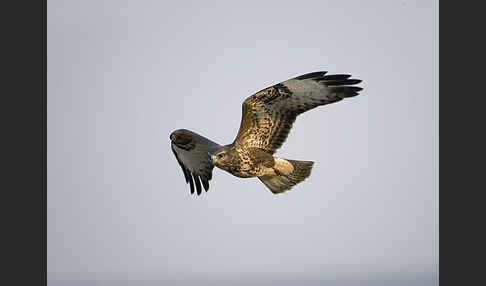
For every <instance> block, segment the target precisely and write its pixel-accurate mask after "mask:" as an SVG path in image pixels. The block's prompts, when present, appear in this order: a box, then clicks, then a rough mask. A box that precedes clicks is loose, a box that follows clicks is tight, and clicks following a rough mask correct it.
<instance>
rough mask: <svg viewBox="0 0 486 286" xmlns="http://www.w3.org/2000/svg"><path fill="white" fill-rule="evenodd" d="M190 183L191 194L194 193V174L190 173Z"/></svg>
mask: <svg viewBox="0 0 486 286" xmlns="http://www.w3.org/2000/svg"><path fill="white" fill-rule="evenodd" d="M189 184H190V186H191V194H194V182H193V180H192V175H191V174H189Z"/></svg>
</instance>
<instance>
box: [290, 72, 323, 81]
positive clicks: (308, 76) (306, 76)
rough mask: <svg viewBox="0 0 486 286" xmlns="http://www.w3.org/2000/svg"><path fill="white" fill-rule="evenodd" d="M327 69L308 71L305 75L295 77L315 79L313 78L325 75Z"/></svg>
mask: <svg viewBox="0 0 486 286" xmlns="http://www.w3.org/2000/svg"><path fill="white" fill-rule="evenodd" d="M326 73H327V71H317V72H311V73H306V74H303V75H300V76H298V77H295V78H294V79H313V78H320V77H323V76H324V75H325V74H326Z"/></svg>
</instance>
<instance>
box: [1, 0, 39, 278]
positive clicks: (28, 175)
mask: <svg viewBox="0 0 486 286" xmlns="http://www.w3.org/2000/svg"><path fill="white" fill-rule="evenodd" d="M2 12H3V13H2V14H3V15H2V16H3V17H2V20H3V25H2V26H3V27H2V30H3V33H2V48H3V49H2V51H3V61H2V69H3V77H2V87H3V88H4V89H6V90H4V91H3V94H2V105H1V106H2V112H1V116H2V119H3V120H2V123H3V128H2V133H1V134H2V136H1V139H2V140H1V141H2V143H4V144H2V145H3V146H2V147H3V156H2V163H3V164H2V165H3V167H4V168H5V169H4V172H2V182H3V183H4V184H2V192H1V193H2V194H3V195H4V197H3V200H2V202H3V206H2V214H3V216H2V218H3V221H4V223H3V225H2V226H3V228H2V238H3V240H2V241H3V246H4V248H3V249H4V251H3V253H2V258H3V259H2V260H3V262H4V263H3V265H4V267H2V271H1V273H2V279H1V284H2V285H47V161H46V159H47V1H46V0H41V1H28V2H25V1H6V2H5V3H3V5H2ZM6 280H7V281H8V280H11V281H12V282H7V281H6Z"/></svg>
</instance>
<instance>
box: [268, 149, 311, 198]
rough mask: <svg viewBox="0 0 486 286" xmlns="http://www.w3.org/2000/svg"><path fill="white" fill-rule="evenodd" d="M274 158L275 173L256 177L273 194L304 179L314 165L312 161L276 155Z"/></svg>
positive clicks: (287, 188)
mask: <svg viewBox="0 0 486 286" xmlns="http://www.w3.org/2000/svg"><path fill="white" fill-rule="evenodd" d="M274 159H275V166H274V171H275V175H265V176H261V177H258V179H260V181H262V183H263V184H265V186H267V188H269V189H270V191H271V192H272V193H274V194H279V193H282V192H285V191H287V190H290V189H291V188H292V187H293V186H295V185H297V184H298V183H300V182H302V181H304V180H305V179H306V178H307V177H309V176H310V174H311V171H312V166H313V165H314V162H312V161H296V160H289V159H280V158H277V157H274Z"/></svg>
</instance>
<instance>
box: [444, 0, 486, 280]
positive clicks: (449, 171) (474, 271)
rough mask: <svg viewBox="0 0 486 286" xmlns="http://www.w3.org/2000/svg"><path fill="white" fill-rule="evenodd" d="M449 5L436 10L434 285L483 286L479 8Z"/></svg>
mask: <svg viewBox="0 0 486 286" xmlns="http://www.w3.org/2000/svg"><path fill="white" fill-rule="evenodd" d="M453 3H454V2H446V1H442V2H440V5H439V14H440V28H439V46H440V48H439V50H440V52H439V62H440V80H439V88H440V89H439V94H440V96H439V110H440V111H439V113H440V115H439V138H440V139H439V142H440V143H439V157H440V159H439V162H440V164H439V168H440V170H439V174H440V175H439V187H440V195H439V205H440V214H439V229H440V231H439V232H440V234H439V241H440V242H439V252H440V254H439V268H440V270H439V281H440V283H442V284H443V285H482V284H484V282H480V281H483V280H484V278H483V277H482V275H483V272H484V262H483V261H484V258H483V257H482V253H483V252H482V251H481V250H482V249H483V245H484V241H485V240H484V235H483V234H482V232H483V230H484V218H483V217H484V208H485V207H484V200H483V199H482V198H481V197H480V195H482V194H483V193H484V189H485V187H484V183H483V182H481V180H482V179H483V178H484V176H485V174H484V173H485V168H484V166H483V165H484V162H483V160H482V159H483V157H484V156H481V155H482V154H481V153H483V152H484V151H483V150H484V146H485V142H484V139H482V137H483V136H482V135H483V134H484V130H485V127H484V123H485V119H484V114H485V111H484V110H485V108H486V107H485V106H486V105H485V104H484V103H483V101H484V95H483V94H484V91H483V85H482V84H483V82H484V79H483V77H484V64H483V62H484V60H483V58H484V56H483V54H484V50H485V49H484V44H483V43H482V42H483V38H484V36H483V35H484V15H483V14H484V8H483V7H481V5H480V4H479V3H480V2H478V4H476V2H468V3H467V5H463V4H466V3H462V4H459V5H458V3H457V2H456V3H454V4H453ZM474 4H476V5H474Z"/></svg>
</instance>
